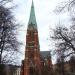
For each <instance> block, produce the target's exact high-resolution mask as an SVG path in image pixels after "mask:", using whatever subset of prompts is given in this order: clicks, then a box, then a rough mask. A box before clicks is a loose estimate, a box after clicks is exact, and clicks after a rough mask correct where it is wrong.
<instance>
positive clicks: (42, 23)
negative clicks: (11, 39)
mask: <svg viewBox="0 0 75 75" xmlns="http://www.w3.org/2000/svg"><path fill="white" fill-rule="evenodd" d="M62 1H65V0H33V2H34V8H35V15H36V20H37V25H38V33H39V42H40V50H41V51H47V50H50V49H53V46H52V42H51V40H50V41H49V40H48V39H49V31H50V29H51V28H54V27H55V25H56V24H57V23H58V22H59V21H60V22H61V23H62V24H63V23H67V22H68V20H67V19H68V18H69V17H68V14H67V13H64V14H59V15H56V14H55V13H54V12H53V11H54V10H55V8H56V6H58V5H60V2H62ZM31 4H32V0H13V3H12V4H8V5H9V6H11V5H17V7H16V8H15V9H14V11H13V13H14V15H15V18H16V20H17V22H18V23H20V24H22V25H23V26H22V27H21V28H19V36H18V39H19V40H20V41H22V42H23V43H24V46H22V47H21V48H20V49H21V51H23V53H24V52H25V41H26V30H27V25H28V21H29V16H30V9H31ZM21 58H22V59H23V57H21Z"/></svg>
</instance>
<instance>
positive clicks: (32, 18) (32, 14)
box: [28, 0, 37, 29]
mask: <svg viewBox="0 0 75 75" xmlns="http://www.w3.org/2000/svg"><path fill="white" fill-rule="evenodd" d="M30 27H34V28H35V29H37V23H36V17H35V11H34V3H33V0H32V6H31V11H30V18H29V22H28V28H30Z"/></svg>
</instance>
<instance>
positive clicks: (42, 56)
mask: <svg viewBox="0 0 75 75" xmlns="http://www.w3.org/2000/svg"><path fill="white" fill-rule="evenodd" d="M40 55H41V58H43V59H45V58H48V57H51V53H50V51H40Z"/></svg>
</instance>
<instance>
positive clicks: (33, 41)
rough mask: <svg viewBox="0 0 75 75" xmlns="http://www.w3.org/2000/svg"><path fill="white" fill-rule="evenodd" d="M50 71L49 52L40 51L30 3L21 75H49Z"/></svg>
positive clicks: (32, 7) (33, 12)
mask: <svg viewBox="0 0 75 75" xmlns="http://www.w3.org/2000/svg"><path fill="white" fill-rule="evenodd" d="M51 70H52V60H51V54H50V51H40V45H39V38H38V28H37V22H36V17H35V11H34V3H33V1H32V5H31V11H30V18H29V22H28V27H27V33H26V47H25V59H24V60H23V61H22V66H21V75H50V73H51Z"/></svg>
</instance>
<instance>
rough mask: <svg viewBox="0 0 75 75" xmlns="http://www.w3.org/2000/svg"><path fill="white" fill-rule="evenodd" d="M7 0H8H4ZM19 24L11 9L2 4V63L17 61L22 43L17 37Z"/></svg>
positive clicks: (0, 52) (0, 13) (0, 9)
mask: <svg viewBox="0 0 75 75" xmlns="http://www.w3.org/2000/svg"><path fill="white" fill-rule="evenodd" d="M2 1H6V0H2ZM18 26H19V24H16V23H15V20H14V17H13V15H12V13H11V10H10V9H8V8H5V7H4V6H2V5H1V6H0V63H11V62H15V61H14V60H15V59H16V55H17V52H18V47H19V45H20V43H19V42H18V40H17V38H16V30H17V28H18Z"/></svg>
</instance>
